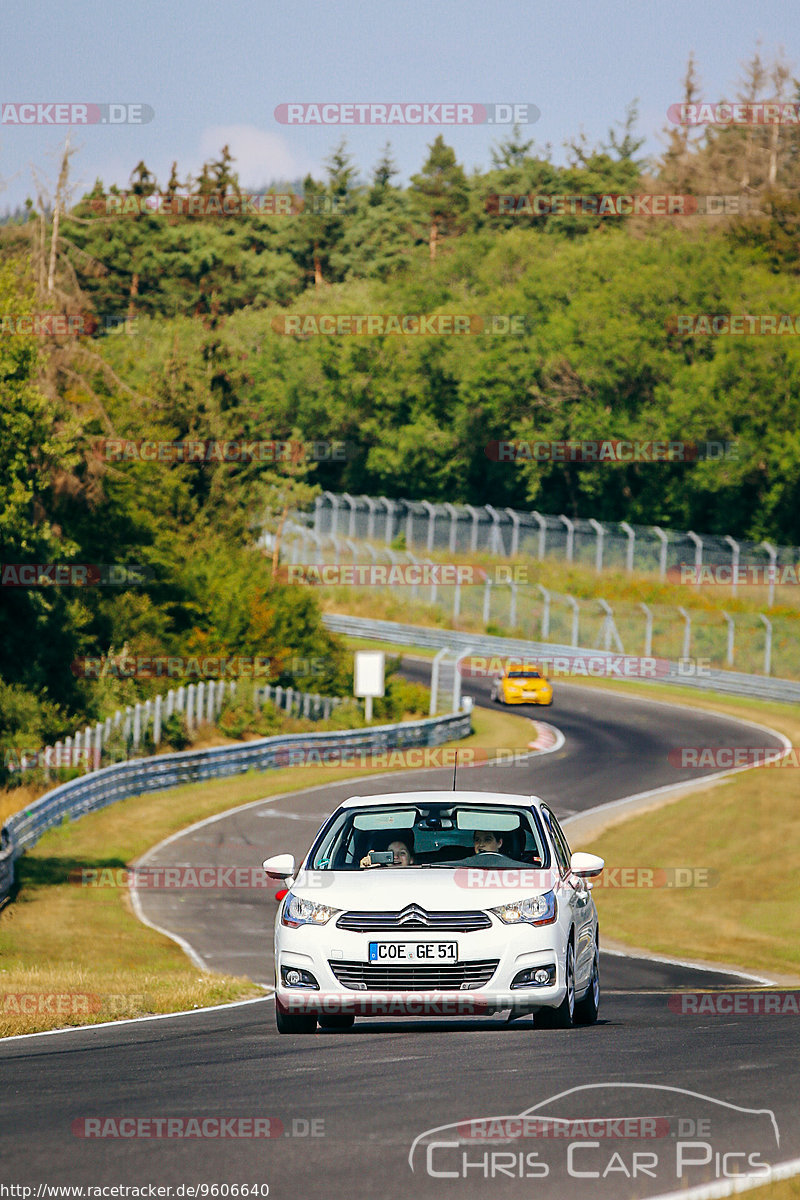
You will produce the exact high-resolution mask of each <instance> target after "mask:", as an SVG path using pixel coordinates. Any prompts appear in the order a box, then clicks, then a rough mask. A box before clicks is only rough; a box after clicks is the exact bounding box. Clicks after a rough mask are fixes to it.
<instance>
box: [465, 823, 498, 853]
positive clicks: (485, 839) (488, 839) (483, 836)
mask: <svg viewBox="0 0 800 1200" xmlns="http://www.w3.org/2000/svg"><path fill="white" fill-rule="evenodd" d="M472 845H473V849H474V851H475V853H476V854H502V849H501V847H502V845H503V835H502V833H491V832H490V831H489V830H488V829H476V830H475V833H474V835H473V839H472Z"/></svg>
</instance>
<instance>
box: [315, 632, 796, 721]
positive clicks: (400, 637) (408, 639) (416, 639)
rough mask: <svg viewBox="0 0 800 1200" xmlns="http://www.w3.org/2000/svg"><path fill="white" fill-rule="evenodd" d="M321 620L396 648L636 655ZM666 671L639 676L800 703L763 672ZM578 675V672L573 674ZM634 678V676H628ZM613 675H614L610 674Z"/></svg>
mask: <svg viewBox="0 0 800 1200" xmlns="http://www.w3.org/2000/svg"><path fill="white" fill-rule="evenodd" d="M322 620H323V624H324V625H325V627H326V628H327V629H330V630H331V632H333V633H342V634H349V635H350V636H351V637H361V638H372V639H375V640H377V641H384V642H394V643H395V644H396V645H399V646H422V647H425V648H430V649H436V650H440V649H444V648H445V647H450V648H453V649H462V650H472V651H474V652H475V653H476V654H486V655H489V656H490V657H491V656H493V655H494V656H508V655H511V656H524V657H526V658H529V659H531V658H547V659H552V658H554V657H563V656H567V657H568V658H569V659H570V660H573V659H575V658H576V657H583V658H593V659H601V658H602V659H617V660H619V661H620V662H621V663H623V664H624V662H625V660H626V659H632V658H633V657H634V656H632V655H625V654H613V653H612V652H610V651H608V650H591V649H588V648H582V647H579V646H562V645H558V644H556V643H554V642H528V641H523V640H521V639H519V638H503V637H494V636H492V635H490V634H486V633H463V632H461V631H459V630H455V629H436V628H433V627H428V626H424V625H402V624H400V623H398V622H396V621H374V620H372V619H371V618H368V617H348V616H340V615H338V614H336V613H325V614H324V615H323V618H322ZM657 661H658V662H659V663H666V670H665V673H664V674H658V675H654V676H652V677H651V676H644V675H642V676H640V679H642V680H643V681H644V682H648V683H673V684H675V683H678V684H680V685H681V686H683V687H692V688H697V689H699V690H701V691H708V692H726V693H728V694H729V695H732V696H749V697H752V698H753V699H757V700H780V701H782V702H783V703H786V704H798V703H800V683H798V682H797V681H796V680H793V679H774V678H772V677H769V676H765V675H745V674H744V673H742V672H740V671H717V670H708V671H703V672H702V673H701V674H688V673H687V672H688V671H689V670H690V669H691V670H695V669H696V668H695V666H694V664H693V663H687V664H682V663H681V662H667V660H664V659H658V660H657ZM575 677H576V679H579V677H580V676H579V675H578V674H577V673H576V676H575ZM628 677H629V678H633V676H628ZM609 678H613V675H609Z"/></svg>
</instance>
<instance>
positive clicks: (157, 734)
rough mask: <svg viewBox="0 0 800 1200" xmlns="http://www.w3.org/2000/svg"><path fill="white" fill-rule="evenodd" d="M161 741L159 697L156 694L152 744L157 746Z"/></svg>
mask: <svg viewBox="0 0 800 1200" xmlns="http://www.w3.org/2000/svg"><path fill="white" fill-rule="evenodd" d="M160 742H161V697H160V696H156V702H155V706H154V710H153V745H154V746H158V745H159V743H160Z"/></svg>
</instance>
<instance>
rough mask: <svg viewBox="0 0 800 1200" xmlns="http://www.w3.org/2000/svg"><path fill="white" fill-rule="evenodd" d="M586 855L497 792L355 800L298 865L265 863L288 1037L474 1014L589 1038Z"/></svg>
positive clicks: (543, 816)
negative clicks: (390, 1020) (373, 1019)
mask: <svg viewBox="0 0 800 1200" xmlns="http://www.w3.org/2000/svg"><path fill="white" fill-rule="evenodd" d="M603 866H604V863H603V860H602V859H601V858H598V857H597V856H596V855H593V854H585V853H578V854H571V853H570V849H569V846H568V844H567V840H566V838H565V837H564V834H563V832H562V830H561V827H560V826H559V824H558V821H557V820H556V818H555V816H554V815H553V813H552V811H551V809H550V808H549V807H548V806H547V804H545V803H544V802H543V801H542V800H540V799H539V798H538V797H536V796H516V795H508V794H506V793H503V792H441V791H439V792H400V793H388V794H385V795H380V796H365V797H353V798H351V799H349V800H347V801H345V803H344V804H342V805H341V806H340V807H339V808H338V809H337V810H336V811H335V812H334V813H333V814H332V815H331V816H330V817H329V818H328V820H327V821H326V822H325V824H324V825H323V826H322V828H321V829H320V831H319V833H318V834H317V836H316V838H315V840H314V843H313V845H312V846H311V849H310V850H309V852H308V854H307V855H306V857H305V859H304V860H303V861H302V863H301V864H300V865H299V866H298V867H296V866H295V862H294V858H293V857H292V855H289V854H278V855H275V856H273V857H271V858H268V859H266V860H265V862H264V869H265V871H266V872H267V875H268V876H269V877H271V878H272V879H276V880H283V881H284V884H285V886H286V887H287V888H288V891H287V893H286V895H285V896H284V897H283V899H282V900H281V903H280V905H279V908H278V913H277V917H276V921H275V974H276V980H275V987H276V992H275V1002H276V1018H277V1025H278V1030H279V1031H280V1032H281V1033H312V1032H313V1031H314V1030H315V1029H316V1027H317V1024H318V1023H319V1025H320V1026H322V1027H323V1028H328V1029H348V1028H350V1027H351V1026H352V1025H353V1022H354V1020H355V1018H356V1016H359V1015H364V1016H393V1017H395V1018H405V1017H409V1016H448V1017H457V1016H477V1015H482V1014H492V1013H497V1012H502V1011H505V1010H509V1012H510V1015H511V1016H519V1015H523V1014H530V1013H533V1014H534V1024H535V1025H539V1026H556V1027H562V1028H569V1027H570V1026H571V1025H573V1023H583V1024H591V1023H592V1022H594V1021H596V1019H597V1011H598V1005H599V1001H600V977H599V961H598V960H599V935H598V922H597V910H596V909H595V905H594V902H593V900H592V896H591V889H592V884H591V882H589V880H590V879H591V878H592V877H593V876H597V875H599V874H600V872H601V871H602V870H603Z"/></svg>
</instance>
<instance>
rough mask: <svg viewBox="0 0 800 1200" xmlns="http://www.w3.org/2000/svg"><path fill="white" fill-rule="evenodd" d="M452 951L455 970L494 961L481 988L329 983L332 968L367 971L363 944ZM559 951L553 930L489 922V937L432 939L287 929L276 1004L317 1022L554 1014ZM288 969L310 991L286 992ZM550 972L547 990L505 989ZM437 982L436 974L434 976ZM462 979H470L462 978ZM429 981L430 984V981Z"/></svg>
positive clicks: (560, 982) (333, 979)
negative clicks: (428, 945) (323, 1018)
mask: <svg viewBox="0 0 800 1200" xmlns="http://www.w3.org/2000/svg"><path fill="white" fill-rule="evenodd" d="M434 940H435V941H455V942H457V943H458V963H459V964H465V965H468V964H470V963H472V964H477V963H479V962H486V961H487V960H491V961H495V960H496V961H497V966H496V968H495V969H494V971H493V972H492V974H491V977H490V978H489V979H488V980H487V982H485V983H482V984H481V985H480V986H477V987H474V986H468V987H460V986H459V987H437V986H435V985H432V986H428V981H425V980H422V981H421V978H420V977H421V976H422V975H423V974H424V972H422V971H419V972H415V976H416V977H415V980H414V983H413V985H412V986H411V987H399V988H396V987H392V986H391V984H390V983H389V984H387V985H386V986H383V985H381V986H372V985H369V984H368V985H367V987H366V988H359V989H354V988H352V987H346V986H343V984H342V983H341V982H340V980H339V979H338V978H337V975H336V973H335V968H336V966H337V964H339V963H341V964H342V966H345V965H347V964H360V965H363V966H364V967H367V966H368V965H369V942H370V941H395V942H430V941H434ZM564 959H565V947H564V946H562V945H561V944H560V937H559V930H558V927H557V926H555V925H549V926H542V927H539V928H537V927H535V926H529V925H525V926H521V927H518V926H503V925H502V923H501V922H499V921H496V922H495V923H494V924H493V925H492V928H491V929H487V930H480V931H475V932H471V933H452V934H448V933H438V932H437V934H435V935H431V934H428V935H425V934H419V933H418V932H417V931H415V932H414V933H413V934H410V933H406V932H400V931H398V932H393V933H391V934H386V933H382V934H380V935H377V934H374V933H372V934H369V933H353V932H350V931H346V930H340V929H338V928H336V927H335V926H334V927H333V928H331V929H330V930H328V929H327V927H323V928H312V927H309V926H303V927H302V928H300V929H287V928H286V927H284V926H279V928H278V931H277V934H276V944H275V971H276V1002H277V1004H278V1006H279V1007H280V1008H281V1009H283V1010H284V1011H285V1012H290V1013H302V1012H305V1013H315V1014H317V1015H324V1014H338V1013H341V1014H351V1013H352V1014H354V1015H356V1016H358V1015H364V1016H398V1017H400V1016H423V1017H424V1016H444V1017H448V1016H449V1017H455V1016H465V1017H466V1016H479V1015H488V1014H491V1013H496V1012H502V1011H505V1010H507V1009H513V1010H514V1011H515V1012H520V1013H532V1012H536V1011H538V1009H540V1008H543V1007H547V1008H553V1007H557V1006H558V1005H559V1004H560V1003H561V1001H562V1000H563V999H564V996H565V994H566V986H565V982H564V978H563V972H564ZM289 968H295V969H296V970H297V971H298V972H301V973H303V977H304V978H307V977H308V974H309V973H310V975H311V976H312V977H313V979H314V981H315V982H316V983H317V985H318V987H317V988H310V987H308V986H302V987H288V986H286V984H285V982H284V980H283V979H282V975H283V969H289ZM536 968H553V971H552V976H553V982H552V983H551V984H544V985H529V986H523V987H512V982H513V981H514V979H515V978H516V977H517V976H518V975H519V974H520V972H522V971H529V970H532V969H536ZM440 974H441V973H440ZM465 974H466V975H467V976H469V974H470V972H469V971H467V972H465ZM435 977H436V976H435V973H434V974H433V975H432V976H431V978H432V979H435Z"/></svg>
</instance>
